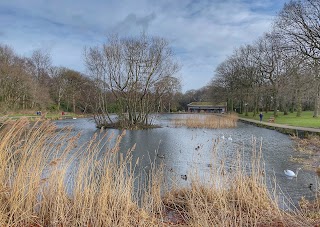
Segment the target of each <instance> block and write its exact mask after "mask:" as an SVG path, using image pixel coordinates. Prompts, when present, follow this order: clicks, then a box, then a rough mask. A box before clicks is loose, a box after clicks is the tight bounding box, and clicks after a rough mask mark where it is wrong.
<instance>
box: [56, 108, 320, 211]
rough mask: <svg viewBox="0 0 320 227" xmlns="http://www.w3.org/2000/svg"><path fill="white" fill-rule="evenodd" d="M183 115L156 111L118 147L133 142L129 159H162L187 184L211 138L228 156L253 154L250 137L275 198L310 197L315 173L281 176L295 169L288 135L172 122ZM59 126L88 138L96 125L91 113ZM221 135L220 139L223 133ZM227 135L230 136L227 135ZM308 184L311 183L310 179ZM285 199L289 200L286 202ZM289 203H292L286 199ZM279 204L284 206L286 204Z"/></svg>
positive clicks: (206, 156) (206, 162)
mask: <svg viewBox="0 0 320 227" xmlns="http://www.w3.org/2000/svg"><path fill="white" fill-rule="evenodd" d="M181 117H186V115H181V114H180V115H178V114H163V115H158V116H156V117H155V123H156V124H158V125H160V126H161V127H160V128H155V129H148V130H135V131H130V130H127V131H126V135H125V137H124V138H123V140H122V142H121V151H122V152H126V151H127V150H128V149H129V148H131V147H132V146H133V145H134V144H136V148H135V150H134V152H133V153H132V154H133V160H136V159H137V158H139V160H140V167H141V168H144V169H150V166H151V163H152V162H153V161H155V160H156V162H158V163H159V162H163V163H164V165H165V170H166V172H167V177H168V178H170V179H175V181H174V182H175V183H176V184H178V185H180V186H188V185H190V183H191V181H190V178H189V177H188V178H187V180H185V179H182V178H181V176H183V175H187V176H190V174H191V173H192V172H193V171H194V170H195V169H196V170H197V172H198V173H200V175H201V174H203V173H208V172H210V171H211V169H212V166H211V163H212V153H213V152H212V150H213V147H214V143H215V141H217V140H218V139H219V141H220V142H219V144H218V145H217V153H218V154H219V153H220V154H223V155H225V156H226V157H227V158H228V160H232V159H234V158H236V152H237V150H240V151H241V153H242V155H243V157H244V159H247V160H250V157H251V155H252V141H253V139H255V140H256V141H257V143H258V147H259V144H260V142H261V143H262V156H263V162H264V164H265V175H266V181H267V184H268V185H269V187H270V188H272V186H271V185H274V179H276V182H277V186H278V187H279V188H280V189H279V188H277V192H278V193H279V196H280V200H282V198H290V200H292V204H297V202H298V201H299V199H300V198H301V197H302V196H304V197H305V198H309V199H312V198H313V197H314V188H315V187H316V185H317V181H318V176H317V175H316V174H315V173H314V172H311V171H308V170H305V169H302V170H300V172H299V175H298V177H297V178H293V179H290V178H288V177H286V176H285V174H284V172H283V171H284V170H285V169H291V170H293V171H295V172H296V169H297V168H298V167H301V166H300V164H299V163H294V162H290V161H289V159H290V156H293V157H295V156H297V155H300V156H301V154H299V153H297V152H295V151H294V149H293V145H294V144H293V142H292V140H291V139H290V137H289V136H287V135H284V134H281V133H279V132H277V131H274V130H269V129H264V128H259V127H255V126H253V125H250V124H244V123H241V122H238V126H237V127H236V128H232V129H189V128H186V127H175V126H174V125H173V122H172V119H175V118H181ZM56 124H57V126H58V128H62V127H65V126H72V128H73V132H74V133H75V134H76V133H79V132H81V137H80V143H82V142H83V143H84V142H86V141H88V140H90V139H91V138H92V136H93V135H94V134H95V133H99V132H100V130H98V129H96V127H95V124H94V122H93V120H92V119H70V120H62V121H56ZM108 132H109V133H114V134H115V135H119V134H121V131H120V130H116V129H108ZM222 136H224V137H225V139H224V140H223V139H222ZM229 137H231V138H232V140H229V139H228V138H229ZM310 184H313V186H312V187H313V188H311V189H310V188H309V185H310ZM287 205H289V204H287ZM290 206H291V205H290ZM290 206H289V207H290ZM283 208H285V209H286V208H287V206H286V205H284V206H283Z"/></svg>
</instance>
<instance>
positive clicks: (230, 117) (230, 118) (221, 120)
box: [174, 114, 238, 128]
mask: <svg viewBox="0 0 320 227" xmlns="http://www.w3.org/2000/svg"><path fill="white" fill-rule="evenodd" d="M237 121H238V116H237V115H236V114H226V115H211V114H210V115H209V114H205V115H200V114H198V115H192V116H188V117H184V118H179V119H174V124H175V125H176V126H187V127H189V128H235V127H236V126H237Z"/></svg>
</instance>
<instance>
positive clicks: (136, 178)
mask: <svg viewBox="0 0 320 227" xmlns="http://www.w3.org/2000/svg"><path fill="white" fill-rule="evenodd" d="M124 136H125V133H122V134H121V135H120V136H118V137H114V136H113V135H112V134H108V132H105V131H101V133H100V134H97V135H96V136H95V137H94V138H92V140H90V141H88V142H87V144H86V145H83V146H80V145H79V144H78V136H71V131H70V129H67V128H66V129H63V130H62V131H60V132H58V131H57V130H56V127H55V125H54V124H53V123H52V122H50V121H42V122H36V123H33V124H30V122H29V121H28V119H26V118H22V119H20V120H18V121H12V120H5V121H4V124H3V125H2V126H1V128H0V200H1V203H0V225H1V226H316V225H319V224H320V217H319V216H320V215H319V213H320V212H319V211H320V209H319V208H320V202H319V201H314V202H313V203H310V202H308V201H304V203H303V206H302V207H301V209H300V210H298V209H297V210H293V211H291V212H285V211H283V210H281V209H280V208H279V206H278V201H277V196H276V194H273V193H271V192H270V191H269V190H268V189H267V187H266V182H265V178H264V169H263V164H262V163H261V158H260V155H261V153H260V150H261V147H259V146H258V145H256V144H253V153H252V162H251V163H249V164H248V165H246V166H244V165H243V162H242V157H241V152H238V153H236V154H235V155H234V157H233V158H232V160H229V161H231V162H232V166H233V168H232V171H228V168H225V163H229V161H228V160H226V158H222V159H218V158H213V159H212V171H211V173H210V174H209V175H208V176H207V180H206V182H205V183H204V182H202V180H201V178H200V177H199V176H197V174H194V175H193V176H188V179H189V181H190V182H191V186H190V187H188V188H177V187H171V188H169V186H168V182H167V181H166V180H165V178H164V174H165V166H163V168H158V169H156V168H153V169H152V170H151V171H150V172H148V174H149V177H148V179H149V181H148V182H144V181H143V180H141V179H140V178H141V174H140V173H139V172H136V171H137V169H138V168H137V166H138V165H139V162H138V161H137V162H136V163H132V153H133V152H134V148H132V149H130V150H128V151H127V152H126V155H123V154H121V153H120V152H119V149H120V147H119V146H120V142H121V139H122V138H123V137H124ZM106 141H114V143H113V145H112V146H103V145H104V144H105V143H106ZM212 154H213V157H218V155H217V150H216V149H215V146H214V147H213V149H212ZM219 157H220V156H219ZM75 163H76V164H75ZM218 164H219V165H218ZM71 167H72V168H71ZM248 167H249V169H250V171H249V172H248ZM71 169H72V171H70V170H71ZM218 179H219V180H218ZM137 182H140V184H139V186H137V185H136V183H137ZM70 185H72V187H71V188H70ZM171 185H175V184H171ZM137 187H138V189H139V190H137Z"/></svg>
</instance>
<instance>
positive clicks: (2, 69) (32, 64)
mask: <svg viewBox="0 0 320 227" xmlns="http://www.w3.org/2000/svg"><path fill="white" fill-rule="evenodd" d="M92 86H93V83H92V81H91V80H90V79H89V78H88V77H86V76H85V75H83V74H82V73H80V72H77V71H75V70H72V69H68V68H64V67H55V66H52V65H51V59H50V55H49V54H48V53H46V52H45V51H43V50H35V51H34V52H33V54H32V56H31V57H30V58H27V57H20V56H18V55H17V54H16V53H15V52H14V50H13V49H12V48H11V47H9V46H6V45H0V105H1V112H2V113H6V112H7V111H21V110H50V111H73V112H77V111H78V112H88V111H90V105H89V104H88V101H89V100H87V97H88V93H90V91H92V90H93V87H92ZM90 101H91V100H90Z"/></svg>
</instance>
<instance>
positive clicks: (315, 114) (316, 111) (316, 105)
mask: <svg viewBox="0 0 320 227" xmlns="http://www.w3.org/2000/svg"><path fill="white" fill-rule="evenodd" d="M315 81H316V89H317V90H316V97H315V100H314V112H313V117H318V115H319V98H320V85H319V79H318V78H316V80H315Z"/></svg>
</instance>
